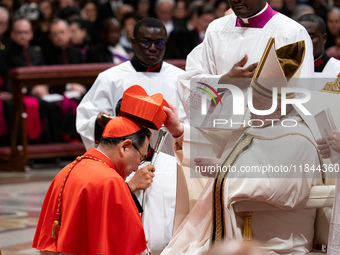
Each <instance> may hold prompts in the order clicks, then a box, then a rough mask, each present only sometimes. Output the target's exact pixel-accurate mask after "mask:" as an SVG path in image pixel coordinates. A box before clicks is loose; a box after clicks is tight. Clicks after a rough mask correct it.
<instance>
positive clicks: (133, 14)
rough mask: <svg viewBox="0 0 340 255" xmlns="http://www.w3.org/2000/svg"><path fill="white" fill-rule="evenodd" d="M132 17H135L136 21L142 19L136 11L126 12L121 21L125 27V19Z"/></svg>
mask: <svg viewBox="0 0 340 255" xmlns="http://www.w3.org/2000/svg"><path fill="white" fill-rule="evenodd" d="M130 18H133V19H135V20H136V22H138V21H139V20H140V19H141V17H140V16H138V15H137V14H136V13H134V12H127V13H125V14H124V15H123V18H122V21H121V25H122V27H124V25H125V21H126V20H127V19H130Z"/></svg>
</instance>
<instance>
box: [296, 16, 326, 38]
mask: <svg viewBox="0 0 340 255" xmlns="http://www.w3.org/2000/svg"><path fill="white" fill-rule="evenodd" d="M302 21H308V22H312V23H314V24H316V25H317V26H318V28H319V30H320V33H321V34H324V33H326V24H325V21H324V20H323V19H322V18H321V17H320V16H318V15H316V14H311V13H309V14H305V15H302V16H301V17H300V18H298V20H297V22H302Z"/></svg>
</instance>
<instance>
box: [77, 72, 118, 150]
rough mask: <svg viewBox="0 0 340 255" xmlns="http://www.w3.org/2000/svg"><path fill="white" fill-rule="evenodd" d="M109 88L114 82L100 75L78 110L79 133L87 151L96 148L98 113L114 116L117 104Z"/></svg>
mask: <svg viewBox="0 0 340 255" xmlns="http://www.w3.org/2000/svg"><path fill="white" fill-rule="evenodd" d="M109 86H111V87H112V86H113V84H112V82H110V81H109V80H108V79H105V77H103V76H102V74H99V75H98V77H97V79H96V81H95V82H94V84H93V85H92V87H91V89H90V90H89V91H88V92H87V93H86V95H85V96H84V98H83V99H82V101H81V102H80V104H79V106H78V108H77V118H76V127H77V132H78V133H79V134H80V136H81V138H82V140H83V142H84V144H85V147H86V150H88V149H90V148H93V147H94V146H95V141H94V139H95V138H94V132H95V122H96V119H97V115H98V113H99V112H100V111H105V112H107V113H111V115H113V116H114V109H115V107H116V103H115V102H114V98H113V96H112V95H111V94H110V93H111V91H112V89H110V87H109Z"/></svg>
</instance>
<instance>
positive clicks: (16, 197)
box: [0, 161, 69, 255]
mask: <svg viewBox="0 0 340 255" xmlns="http://www.w3.org/2000/svg"><path fill="white" fill-rule="evenodd" d="M67 163H69V162H67V161H59V163H56V162H53V163H46V162H45V163H36V164H33V165H32V166H31V168H30V170H28V171H27V172H25V173H13V172H3V171H1V165H0V251H1V255H17V254H21V255H33V254H39V252H38V251H37V250H35V249H33V248H32V247H31V245H32V240H33V237H34V233H35V228H36V225H37V222H38V218H39V213H40V209H41V206H42V203H43V199H44V196H45V193H46V191H47V188H48V186H49V185H50V183H51V181H52V179H53V178H54V176H55V175H56V174H57V173H58V171H59V170H60V169H62V167H63V166H64V165H66V164H67Z"/></svg>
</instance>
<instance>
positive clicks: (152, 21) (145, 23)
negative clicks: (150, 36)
mask: <svg viewBox="0 0 340 255" xmlns="http://www.w3.org/2000/svg"><path fill="white" fill-rule="evenodd" d="M140 27H157V28H160V29H163V30H164V32H165V35H167V33H166V29H165V26H164V25H163V23H162V22H161V21H160V20H159V19H156V18H151V17H147V18H143V19H141V20H139V21H138V22H137V23H136V25H135V28H134V29H133V37H134V38H138V34H139V29H140Z"/></svg>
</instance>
